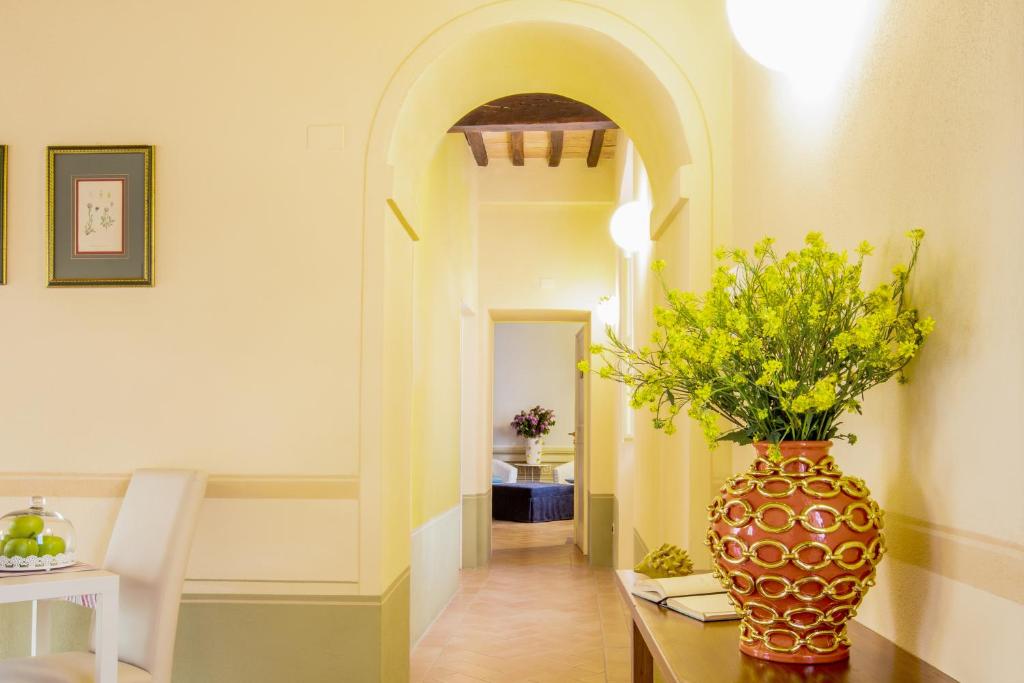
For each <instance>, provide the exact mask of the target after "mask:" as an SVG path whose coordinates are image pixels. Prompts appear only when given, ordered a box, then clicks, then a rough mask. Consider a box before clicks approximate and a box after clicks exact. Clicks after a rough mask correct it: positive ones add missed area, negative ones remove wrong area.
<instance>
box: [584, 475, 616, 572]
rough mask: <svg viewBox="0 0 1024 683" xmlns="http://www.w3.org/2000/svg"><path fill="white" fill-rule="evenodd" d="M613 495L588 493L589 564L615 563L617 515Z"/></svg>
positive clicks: (603, 564)
mask: <svg viewBox="0 0 1024 683" xmlns="http://www.w3.org/2000/svg"><path fill="white" fill-rule="evenodd" d="M616 505H617V503H616V501H615V495H614V494H611V493H591V494H590V564H592V565H595V566H598V567H611V566H614V564H615V520H616V518H617V516H618V514H617V513H618V510H617V509H616Z"/></svg>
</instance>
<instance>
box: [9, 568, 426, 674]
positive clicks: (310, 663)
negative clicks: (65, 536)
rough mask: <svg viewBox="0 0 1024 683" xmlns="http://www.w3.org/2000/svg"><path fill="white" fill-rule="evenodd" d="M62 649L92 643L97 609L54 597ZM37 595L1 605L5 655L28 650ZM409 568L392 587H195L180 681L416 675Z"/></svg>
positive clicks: (57, 645) (177, 656)
mask: <svg viewBox="0 0 1024 683" xmlns="http://www.w3.org/2000/svg"><path fill="white" fill-rule="evenodd" d="M51 613H52V617H53V619H52V621H53V636H52V637H53V649H54V650H55V651H63V650H81V649H86V648H87V647H88V637H89V622H90V611H89V610H87V609H84V608H81V607H76V606H75V605H71V604H70V603H63V602H59V601H57V602H54V603H53V607H52V608H51ZM30 617H31V609H30V605H29V604H28V603H24V604H18V605H0V658H8V657H19V656H26V655H28V649H29V623H30V622H29V620H30ZM408 680H409V572H408V571H405V572H403V573H402V575H401V576H399V577H398V578H397V579H396V580H395V581H394V583H392V585H391V586H390V587H389V588H388V590H387V591H386V592H385V593H384V595H382V596H293V595H277V596H274V595H271V596H267V595H260V596H257V595H253V596H240V595H231V596H215V595H201V596H200V595H187V596H185V602H183V603H182V605H181V613H180V616H179V620H178V637H177V644H176V647H175V651H174V679H173V681H174V683H212V682H213V681H216V683H282V682H287V683H306V682H307V681H308V682H310V683H312V682H313V681H324V682H327V681H339V682H340V681H345V682H346V683H378V682H380V683H406V682H407V681H408Z"/></svg>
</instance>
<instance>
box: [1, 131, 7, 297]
mask: <svg viewBox="0 0 1024 683" xmlns="http://www.w3.org/2000/svg"><path fill="white" fill-rule="evenodd" d="M6 284H7V145H0V285H6Z"/></svg>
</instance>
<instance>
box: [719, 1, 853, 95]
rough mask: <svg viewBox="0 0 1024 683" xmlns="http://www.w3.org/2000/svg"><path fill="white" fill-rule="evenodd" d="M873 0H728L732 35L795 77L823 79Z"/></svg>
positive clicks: (839, 61) (848, 46)
mask: <svg viewBox="0 0 1024 683" xmlns="http://www.w3.org/2000/svg"><path fill="white" fill-rule="evenodd" d="M872 4H873V3H872V0H728V2H727V4H726V13H727V14H728V16H729V25H730V26H731V27H732V32H733V35H735V36H736V40H737V41H738V42H739V44H740V46H741V47H742V48H743V50H744V51H745V52H746V53H747V54H748V55H750V56H751V57H753V58H754V59H755V60H757V61H758V62H760V63H761V64H763V65H764V66H766V67H768V68H769V69H774V70H775V71H781V72H783V73H785V74H787V75H788V76H790V77H791V78H793V79H794V80H796V81H802V82H808V81H814V82H827V81H828V80H829V79H832V78H834V77H835V76H836V75H838V74H839V73H840V72H841V71H842V70H843V68H844V67H845V66H846V64H847V63H848V62H849V60H850V57H851V56H852V54H853V52H854V50H855V48H856V47H857V46H858V44H860V43H861V38H862V31H863V28H864V26H865V24H866V23H867V22H866V19H867V17H868V14H869V11H870V10H871V7H872Z"/></svg>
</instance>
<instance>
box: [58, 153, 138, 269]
mask: <svg viewBox="0 0 1024 683" xmlns="http://www.w3.org/2000/svg"><path fill="white" fill-rule="evenodd" d="M46 167H47V176H48V182H47V188H48V192H47V195H48V202H47V207H48V230H49V246H50V248H49V268H48V273H49V286H50V287H90V286H93V287H97V286H98V287H104V286H107V287H116V286H125V287H148V286H152V284H153V148H152V147H151V146H142V145H139V146H128V145H125V146H100V147H49V148H47V164H46Z"/></svg>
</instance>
